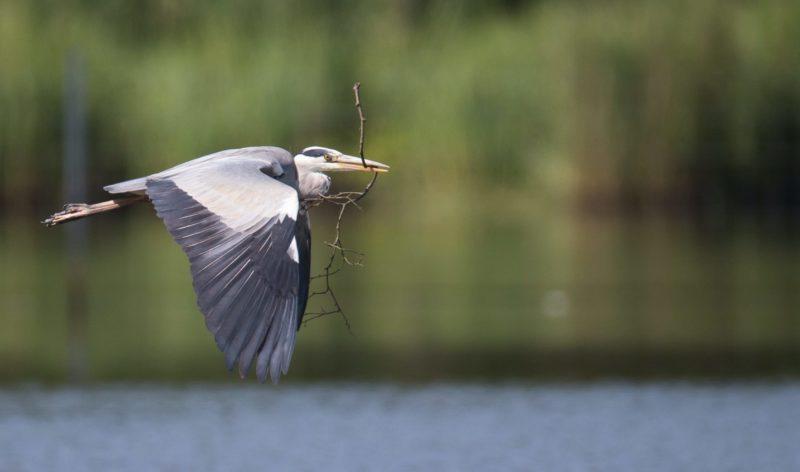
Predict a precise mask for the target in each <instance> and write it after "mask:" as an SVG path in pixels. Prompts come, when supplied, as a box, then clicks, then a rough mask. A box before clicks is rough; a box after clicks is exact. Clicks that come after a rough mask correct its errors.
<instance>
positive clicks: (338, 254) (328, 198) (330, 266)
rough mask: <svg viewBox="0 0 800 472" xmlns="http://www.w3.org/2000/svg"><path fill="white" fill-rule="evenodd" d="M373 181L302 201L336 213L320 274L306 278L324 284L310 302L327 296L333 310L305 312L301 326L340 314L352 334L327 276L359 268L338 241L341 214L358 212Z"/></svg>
mask: <svg viewBox="0 0 800 472" xmlns="http://www.w3.org/2000/svg"><path fill="white" fill-rule="evenodd" d="M360 90H361V83H360V82H356V83H355V84H354V85H353V96H354V99H355V108H356V112H357V113H358V123H359V134H358V135H359V138H358V155H359V156H360V157H361V164H362V165H363V166H364V168H365V169H366V168H369V166H367V162H366V159H365V158H364V125H365V124H366V122H367V119H366V118H365V117H364V110H363V108H362V106H361V96H360V95H359V92H360ZM376 180H378V173H377V172H373V173H372V179H371V180H370V181H369V183H368V184H367V186H366V187H364V189H363V190H362V191H360V192H340V193H337V194H334V195H324V196H321V197H318V198H314V199H310V200H306V201H305V202H304V204H305V205H306V206H307V207H308V208H311V207H315V206H317V205H321V204H322V203H329V204H331V205H336V206H338V207H339V212H338V214H337V218H336V230H335V233H334V238H333V241H332V242H327V241H326V243H325V244H326V245H328V247H330V248H331V253H330V257H329V258H328V263H327V264H326V265H325V267H324V268H323V269H322V273H321V274H317V275H314V276H313V277H311V278H310V280H317V279H322V280H323V281H324V284H323V285H324V286H323V288H322V289H320V290H317V291H315V292H312V293H311V295H309V296H308V298H309V299H310V298H313V297H315V296H318V295H323V296H325V295H327V297H328V300H329V303H330V304H331V305H332V306H333V307H332V308H329V309H323V310H321V311H318V312H310V313H306V314H305V316H304V318H303V325H305V324H307V323H308V322H309V321H311V320H315V319H317V318H321V317H323V316H328V315H337V314H338V315H341V317H342V319H344V322H345V325H347V330H348V331H349V332H350V334H353V331H352V329H351V326H350V320H349V319H348V318H347V315H345V313H344V310H342V306H341V305H340V304H339V299H338V298H337V297H336V293H335V292H334V290H333V287H332V286H331V276H332V275H334V274H336V273H338V272H339V271H341V270H342V268H343V266H344V265H349V266H359V267H360V266H362V265H363V257H364V254H362V253H360V252H358V251H354V250H352V249H348V248H346V247H345V246H344V243H343V241H342V218H344V213H345V211H346V210H347V208H348V207H349V206H354V207H356V208H357V209H359V210H360V209H361V207H360V206H359V205H358V202H359V201H361V199H362V198H364V197H365V196H366V195H367V193H369V191H370V190H371V189H372V187H373V186H374V185H375V181H376ZM337 262H338V265H337Z"/></svg>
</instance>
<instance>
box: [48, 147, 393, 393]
mask: <svg viewBox="0 0 800 472" xmlns="http://www.w3.org/2000/svg"><path fill="white" fill-rule="evenodd" d="M388 170H389V166H387V165H385V164H381V163H380V162H375V161H370V160H366V159H362V158H360V157H354V156H348V155H345V154H342V153H341V152H339V151H336V150H335V149H330V148H325V147H320V146H311V147H307V148H305V149H303V151H302V152H301V153H300V154H297V155H296V156H294V157H292V155H291V154H290V153H289V152H288V151H286V150H284V149H281V148H278V147H267V146H265V147H248V148H242V149H232V150H227V151H221V152H218V153H215V154H210V155H208V156H203V157H199V158H197V159H194V160H191V161H189V162H185V163H183V164H180V165H178V166H175V167H172V168H170V169H167V170H165V171H162V172H158V173H156V174H152V175H148V176H146V177H141V178H138V179H133V180H128V181H125V182H120V183H117V184H113V185H108V186H106V187H104V188H103V189H104V190H105V191H106V192H108V193H110V194H112V195H114V199H113V200H109V201H107V202H102V203H95V204H92V205H87V204H68V205H67V206H66V207H65V209H64V211H62V212H60V213H56V214H54V215H53V216H51V217H50V218H48V219H46V220H45V221H44V223H45V224H46V225H48V226H54V225H57V224H60V223H65V222H67V221H72V220H75V219H79V218H83V217H86V216H90V215H94V214H97V213H102V212H105V211H110V210H114V209H117V208H120V207H122V206H125V205H128V204H131V203H136V202H142V201H146V200H150V202H152V204H153V206H154V207H155V209H156V213H157V214H158V216H159V217H160V218H161V220H163V222H164V225H165V226H166V227H167V230H168V231H169V232H170V234H171V235H172V238H173V239H174V240H175V242H177V243H178V244H179V245H180V246H181V248H182V249H183V251H184V252H185V253H186V255H187V256H188V257H189V263H190V264H191V272H192V285H193V286H194V291H195V295H196V296H197V304H198V306H199V308H200V311H202V312H203V315H204V316H205V322H206V327H207V328H208V330H209V331H211V333H213V335H214V339H215V340H216V342H217V346H219V348H220V350H222V352H224V353H225V362H226V364H227V367H228V369H229V370H232V369H233V368H234V367H235V366H236V365H237V364H238V367H239V375H240V376H242V377H245V376H246V375H247V373H248V372H249V371H250V369H251V366H252V365H253V363H255V369H256V375H257V377H258V379H259V381H262V382H263V381H264V380H266V378H267V376H269V377H270V378H271V379H272V381H273V382H277V381H278V379H279V377H280V375H281V373H283V374H286V372H287V371H288V369H289V361H290V359H291V357H292V351H293V349H294V343H295V333H296V332H297V330H298V329H300V322H301V321H302V318H303V313H304V312H305V308H306V302H307V301H308V290H309V276H310V263H311V226H310V220H309V215H308V212H307V210H308V208H307V207H306V205H304V202H306V201H308V200H310V199H315V198H318V197H320V196H324V195H325V194H327V192H328V190H329V189H330V185H331V179H330V177H328V176H327V175H325V172H336V171H366V172H387V171H388Z"/></svg>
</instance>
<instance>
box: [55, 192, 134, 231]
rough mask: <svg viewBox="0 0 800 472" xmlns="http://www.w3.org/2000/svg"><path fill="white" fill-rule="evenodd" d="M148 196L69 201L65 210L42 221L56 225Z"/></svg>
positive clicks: (119, 206) (128, 203) (113, 208)
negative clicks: (78, 201) (92, 201)
mask: <svg viewBox="0 0 800 472" xmlns="http://www.w3.org/2000/svg"><path fill="white" fill-rule="evenodd" d="M145 198H146V197H145V196H144V195H133V196H130V197H123V198H115V199H113V200H107V201H105V202H100V203H92V204H88V203H67V204H66V205H64V210H62V211H59V212H58V213H54V214H52V215H51V216H50V217H48V218H46V219H45V220H44V221H42V224H44V225H45V226H48V227H50V226H55V225H60V224H62V223H66V222H68V221H73V220H78V219H81V218H86V217H87V216H91V215H94V214H97V213H103V212H106V211H111V210H116V209H117V208H122V207H124V206H127V205H130V204H132V203H136V202H140V201H142V200H144V199H145Z"/></svg>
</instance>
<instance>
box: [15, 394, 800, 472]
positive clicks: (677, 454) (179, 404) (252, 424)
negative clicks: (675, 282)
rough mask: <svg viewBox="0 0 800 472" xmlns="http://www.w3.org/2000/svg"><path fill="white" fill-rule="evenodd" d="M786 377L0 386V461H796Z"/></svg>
mask: <svg viewBox="0 0 800 472" xmlns="http://www.w3.org/2000/svg"><path fill="white" fill-rule="evenodd" d="M798 404H800V383H796V382H791V383H790V382H781V383H713V384H712V383H708V384H690V383H587V384H572V385H566V384H550V385H548V384H545V385H523V384H508V385H500V386H487V385H479V384H448V385H429V386H396V385H390V384H340V385H335V384H316V385H307V386H280V387H277V388H272V387H266V386H260V387H256V386H253V387H244V386H233V387H231V386H220V385H205V384H198V385H192V386H183V387H167V386H157V385H144V386H143V385H124V384H120V385H110V386H98V387H93V388H58V389H54V390H50V389H42V388H38V387H19V388H7V389H5V390H2V391H0V457H1V458H2V459H0V460H2V467H0V468H2V469H3V470H20V471H25V470H72V471H82V470H118V471H127V470H130V471H139V470H384V471H386V470H388V471H392V470H564V471H581V470H613V471H643V470H648V471H660V470H663V471H674V470H683V471H688V470H698V471H708V470H726V471H736V470H742V471H752V470H776V471H777V470H798V468H800V450H798V447H797V445H798V444H800V409H798V408H797V406H798Z"/></svg>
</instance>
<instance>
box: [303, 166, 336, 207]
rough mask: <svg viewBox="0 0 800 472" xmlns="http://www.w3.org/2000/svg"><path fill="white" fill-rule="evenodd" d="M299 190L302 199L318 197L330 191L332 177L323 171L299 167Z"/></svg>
mask: <svg viewBox="0 0 800 472" xmlns="http://www.w3.org/2000/svg"><path fill="white" fill-rule="evenodd" d="M297 171H298V175H297V178H298V180H299V184H298V191H299V194H300V200H309V199H312V198H317V197H320V196H322V195H325V194H327V193H328V190H329V189H330V188H331V178H330V177H328V176H327V175H325V174H323V173H322V172H314V171H307V170H305V169H301V168H298V169H297Z"/></svg>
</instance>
